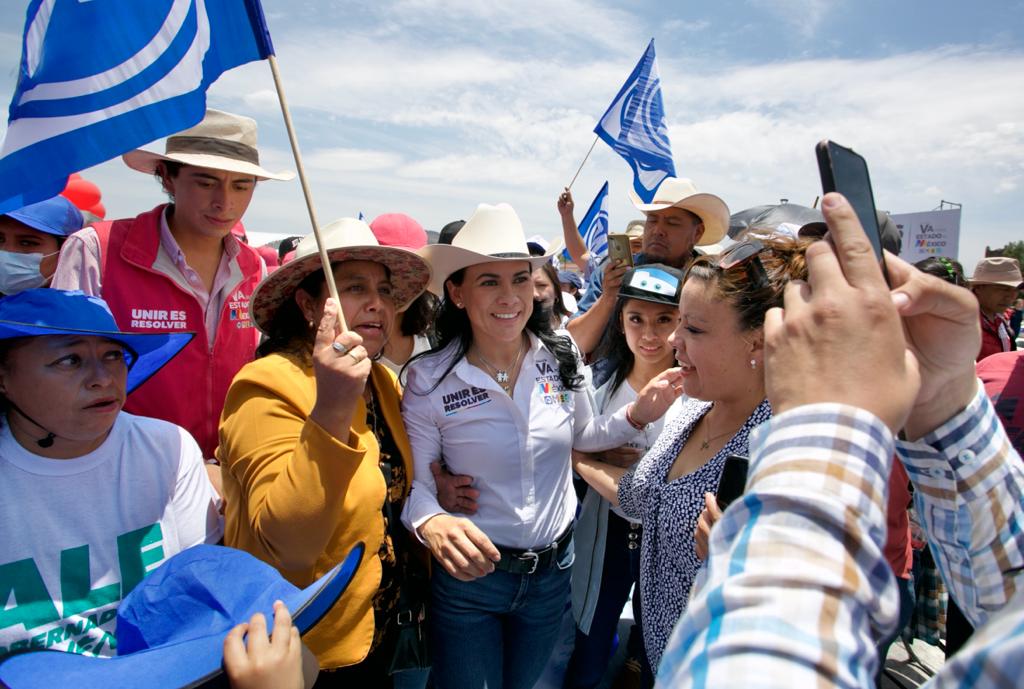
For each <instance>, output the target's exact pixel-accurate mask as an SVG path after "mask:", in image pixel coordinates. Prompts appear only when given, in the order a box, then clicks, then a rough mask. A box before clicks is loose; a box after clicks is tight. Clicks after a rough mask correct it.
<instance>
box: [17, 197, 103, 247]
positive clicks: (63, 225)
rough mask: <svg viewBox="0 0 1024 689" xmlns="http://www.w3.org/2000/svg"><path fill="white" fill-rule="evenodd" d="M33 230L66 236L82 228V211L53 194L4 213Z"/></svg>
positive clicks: (83, 221)
mask: <svg viewBox="0 0 1024 689" xmlns="http://www.w3.org/2000/svg"><path fill="white" fill-rule="evenodd" d="M4 215H6V216H7V217H8V218H13V219H14V220H17V221H18V222H20V223H21V224H22V225H27V226H28V227H31V228H32V229H33V230H39V231H40V232H45V233H46V234H52V235H54V236H55V237H67V236H68V235H69V234H73V233H75V232H78V231H79V230H80V229H82V225H83V224H84V223H85V220H84V218H83V217H82V212H81V211H80V210H78V208H77V207H76V206H75V204H73V203H71V201H69V200H68V199H66V198H64V197H63V196H54V197H53V198H52V199H46V200H45V201H40V202H39V203H32V204H29V205H27V206H23V207H21V208H19V209H18V210H16V211H10V212H8V213H4Z"/></svg>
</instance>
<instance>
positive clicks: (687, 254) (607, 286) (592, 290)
mask: <svg viewBox="0 0 1024 689" xmlns="http://www.w3.org/2000/svg"><path fill="white" fill-rule="evenodd" d="M629 198H630V201H631V202H632V203H633V207H634V208H636V209H637V210H638V211H640V212H642V213H643V214H644V216H645V221H644V231H643V251H642V253H641V254H639V255H638V256H637V258H636V261H635V263H636V265H642V264H644V263H664V264H665V265H668V266H671V267H673V268H677V269H679V270H685V269H686V267H687V266H688V265H689V264H690V261H692V260H693V259H694V258H695V257H696V256H697V253H696V252H695V251H694V246H702V245H707V244H714V243H715V242H717V241H719V240H720V239H722V237H724V236H725V232H726V230H727V229H728V228H729V207H728V206H726V205H725V202H724V201H723V200H722V199H720V198H719V197H717V196H715V195H714V194H708V193H705V192H698V191H697V187H696V186H694V184H693V182H692V181H690V180H688V179H682V178H677V177H666V178H665V179H664V180H663V181H662V182H661V184H659V185H658V189H657V190H656V191H655V192H654V199H653V200H652V201H651V202H650V203H644V202H643V200H642V199H640V197H638V196H637V195H636V194H635V193H634V192H633V191H632V190H630V192H629ZM567 203H568V204H569V207H568V210H563V209H562V206H563V205H565V204H563V203H561V202H560V212H562V213H563V223H564V222H566V221H565V219H564V213H566V212H568V213H569V214H570V215H569V217H570V219H571V213H572V209H571V197H569V199H568V202H567ZM628 268H629V266H627V265H625V264H621V263H616V262H614V261H607V262H605V264H604V266H603V269H602V270H594V271H593V272H592V273H591V275H590V278H589V279H588V281H587V289H586V294H585V295H584V297H583V299H582V300H581V301H580V303H579V311H578V313H577V315H576V316H575V317H574V318H573V319H572V320H571V321H569V326H568V329H569V332H570V333H571V334H572V336H573V339H574V340H575V341H576V343H577V344H578V345H579V348H580V350H581V351H582V352H583V353H584V354H587V355H589V354H591V353H592V352H593V351H594V349H595V348H596V347H597V345H598V344H599V343H600V342H601V335H602V334H603V333H604V330H605V328H606V327H607V326H608V319H609V318H610V317H611V315H612V312H613V311H614V310H615V300H616V295H617V294H618V291H619V286H620V285H621V284H622V277H623V275H625V273H626V270H627V269H628ZM612 368H613V367H612ZM610 370H611V369H609V371H610ZM597 382H598V384H600V383H602V382H604V381H603V380H598V381H597Z"/></svg>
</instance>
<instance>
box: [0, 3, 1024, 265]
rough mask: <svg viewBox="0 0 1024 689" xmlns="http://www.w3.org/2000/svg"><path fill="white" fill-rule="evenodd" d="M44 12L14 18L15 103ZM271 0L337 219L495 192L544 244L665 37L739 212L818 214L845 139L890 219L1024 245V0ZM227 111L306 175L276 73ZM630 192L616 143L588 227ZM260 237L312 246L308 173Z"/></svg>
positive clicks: (7, 15)
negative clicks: (558, 202) (945, 218)
mask: <svg viewBox="0 0 1024 689" xmlns="http://www.w3.org/2000/svg"><path fill="white" fill-rule="evenodd" d="M26 4H27V3H26V2H24V0H5V1H4V2H3V3H2V4H0V92H2V93H4V94H10V93H11V92H12V91H13V80H14V77H15V69H16V65H17V62H18V59H19V54H20V31H21V27H22V25H23V23H24V6H25V5H26ZM263 6H264V10H265V12H266V14H267V21H268V24H269V26H270V30H271V34H272V36H273V38H274V43H275V46H276V49H277V55H278V61H279V64H280V67H281V70H282V74H283V77H284V83H285V90H286V93H287V96H288V99H289V101H290V104H291V106H292V111H293V117H294V119H295V121H296V124H297V127H298V129H299V140H300V145H301V147H302V150H303V153H304V154H305V160H306V166H307V169H308V172H309V173H310V176H311V179H312V190H313V197H314V199H315V202H316V205H317V210H318V214H319V216H320V219H321V221H322V222H326V221H328V220H331V219H334V218H338V217H341V216H345V215H355V214H357V213H359V212H360V211H362V212H363V213H365V214H366V215H367V217H370V218H372V217H374V216H376V215H377V214H379V213H384V212H391V211H402V212H406V213H409V214H410V215H412V216H413V217H415V218H417V219H418V220H420V222H422V223H423V225H424V226H425V227H427V228H428V229H438V228H440V226H442V225H443V224H445V223H446V222H448V221H450V220H453V219H458V218H466V217H468V216H469V215H470V214H471V213H472V211H473V209H474V208H475V207H476V204H477V203H479V202H490V203H494V202H498V201H508V202H509V203H511V204H512V205H513V206H514V207H515V208H516V209H517V210H518V211H519V214H520V216H521V217H522V219H523V221H524V224H525V225H526V226H527V232H528V234H533V233H539V234H542V235H545V236H551V237H553V236H555V235H557V234H559V232H560V230H559V222H558V215H557V213H556V211H555V199H556V197H557V195H558V193H559V191H560V190H561V188H562V186H564V185H565V184H566V183H568V181H569V179H570V178H571V177H572V174H573V172H574V171H575V170H576V167H577V166H578V165H579V163H580V161H581V160H582V158H583V156H584V154H585V153H586V151H587V149H588V148H589V146H590V144H591V142H592V141H593V133H592V130H593V127H594V125H595V123H596V121H597V118H598V117H600V115H601V114H602V113H603V112H604V110H605V108H606V107H607V106H608V104H609V102H610V101H611V99H612V97H613V96H614V95H615V93H616V92H617V91H618V89H619V88H620V86H621V85H622V82H623V81H624V79H625V78H626V76H627V75H628V74H629V72H630V71H631V70H632V68H633V66H634V64H635V63H636V61H637V59H638V58H639V56H640V54H641V53H642V52H643V50H644V48H645V46H646V45H647V42H648V40H650V38H651V37H654V39H655V45H656V48H657V54H658V63H659V67H660V71H661V79H662V85H663V86H662V87H663V95H664V99H665V109H666V112H667V116H668V122H669V135H670V138H671V141H672V148H673V151H674V156H675V160H676V169H677V171H678V172H679V174H680V175H681V176H688V177H691V178H692V179H693V180H694V181H695V182H696V184H697V186H698V187H699V188H700V189H701V190H703V191H710V192H713V193H716V194H719V195H720V196H722V198H724V199H725V201H726V202H727V203H728V204H729V206H730V208H731V209H732V210H733V211H737V210H740V209H743V208H745V207H748V206H753V205H757V204H762V203H773V202H776V201H777V200H778V199H779V198H788V199H790V200H791V201H793V202H796V203H803V204H807V205H809V204H810V203H811V202H812V201H813V200H814V198H815V196H816V195H817V194H818V193H819V192H820V183H819V179H818V174H817V167H816V164H815V158H814V151H813V147H814V144H815V142H817V141H818V140H820V139H823V138H832V139H834V140H836V141H839V142H841V143H844V144H846V145H848V146H851V147H853V148H855V149H857V150H858V151H859V152H860V153H862V154H864V155H865V157H866V158H867V160H868V162H869V165H870V167H871V173H872V178H873V183H874V188H875V198H876V202H877V205H878V207H879V208H882V209H886V210H889V211H891V212H913V211H923V210H931V209H933V208H935V207H937V206H938V205H939V202H940V201H941V200H946V201H954V202H957V203H962V204H963V222H962V234H961V244H960V259H961V260H962V261H963V262H965V264H967V266H968V271H969V272H970V270H971V268H972V267H973V264H974V262H975V261H976V260H977V259H978V258H979V257H980V256H981V255H982V254H983V251H984V247H985V245H986V244H988V245H990V246H1002V245H1003V244H1004V243H1006V242H1007V241H1012V240H1021V239H1024V231H1022V220H1021V217H1022V213H1021V210H1020V206H1021V205H1022V201H1024V195H1022V188H1024V88H1022V87H1024V76H1022V75H1024V2H1022V1H1020V0H992V1H991V2H983V3H966V2H963V1H962V0H929V1H927V2H925V1H924V0H902V1H900V2H892V1H891V0H886V1H882V0H834V1H833V0H745V1H742V0H724V1H722V2H715V3H705V2H701V3H698V2H678V1H677V2H654V1H650V0H648V1H643V2H595V1H588V2H583V1H582V0H566V1H562V2H559V1H558V0H544V1H541V0H517V1H515V2H504V3H496V2H480V1H479V0H397V1H393V2H388V1H384V2H378V3H362V2H348V1H343V0H263ZM83 38H84V39H85V38H86V37H83ZM8 97H9V96H6V95H5V96H4V98H3V100H4V101H6V100H7V99H8ZM209 103H210V105H211V106H214V107H218V108H222V109H225V110H231V111H234V112H239V113H244V114H247V115H250V116H252V117H255V118H256V119H257V120H258V121H259V123H260V136H261V143H262V146H261V148H262V149H263V153H262V156H263V159H264V162H265V165H266V166H267V167H270V168H272V169H274V168H276V169H281V168H290V167H292V162H291V160H290V155H291V154H290V152H289V150H288V147H287V140H286V137H285V133H284V126H283V124H282V120H281V114H280V110H279V109H278V105H277V101H276V99H275V96H274V91H273V84H272V81H271V77H270V70H269V67H268V66H267V65H266V64H265V63H255V64H251V65H247V66H244V67H241V68H239V69H237V70H234V71H233V72H231V73H228V74H226V75H225V76H223V77H222V78H221V79H220V81H218V82H217V83H216V84H215V85H214V87H213V88H212V90H211V91H210V93H209ZM0 126H2V125H0ZM154 148H158V149H159V148H162V144H157V145H155V146H154ZM85 176H86V177H87V178H89V179H92V180H93V181H95V182H97V183H98V184H99V185H100V186H101V188H102V189H103V192H104V202H105V204H106V206H107V208H108V210H109V211H110V215H112V216H126V215H135V214H136V213H138V212H140V211H141V210H143V209H147V208H150V207H152V206H153V205H155V204H156V203H158V202H160V200H161V195H160V193H159V190H158V188H157V186H156V183H155V182H153V181H152V180H151V179H149V178H147V177H145V176H144V175H141V174H139V173H136V172H132V171H130V170H128V169H127V168H126V167H124V166H123V164H121V163H120V162H119V161H113V162H110V163H106V164H104V165H101V166H98V167H96V168H93V169H92V170H89V171H87V172H86V173H85ZM606 179H607V180H609V182H610V186H611V203H610V214H611V220H612V226H613V228H614V227H616V226H620V227H621V226H624V225H625V223H626V222H627V221H628V220H629V219H631V218H633V217H635V216H636V215H637V214H636V212H635V211H634V210H633V209H632V207H631V206H630V204H629V201H628V200H627V198H626V190H627V188H628V186H629V184H630V173H629V169H628V167H627V166H626V164H625V163H624V162H623V161H622V160H621V159H620V158H618V156H616V155H615V154H613V153H612V152H611V151H610V150H609V149H608V148H607V147H606V146H605V145H604V144H603V143H599V145H598V146H597V148H595V151H594V154H593V155H592V156H591V158H590V161H589V162H588V163H587V165H586V167H584V169H583V172H582V173H581V174H580V176H579V179H578V181H577V182H576V185H575V187H574V192H575V193H576V197H577V218H579V217H581V216H582V214H583V212H584V211H585V209H586V206H587V205H588V204H589V202H590V200H591V198H592V197H593V195H594V193H596V191H597V190H598V188H599V187H600V186H601V184H602V183H603V182H604V180H606ZM246 225H247V227H248V228H249V229H250V231H259V232H283V233H295V234H304V233H306V232H307V231H308V220H307V217H306V212H305V208H304V205H303V202H302V194H301V191H300V188H299V185H298V183H297V182H287V183H282V182H267V183H266V184H264V185H261V188H259V189H258V190H257V193H256V196H255V199H254V201H253V204H252V206H251V207H250V210H249V212H248V214H247V215H246Z"/></svg>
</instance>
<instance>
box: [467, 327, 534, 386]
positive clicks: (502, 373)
mask: <svg viewBox="0 0 1024 689" xmlns="http://www.w3.org/2000/svg"><path fill="white" fill-rule="evenodd" d="M524 344H525V343H524V342H523V341H522V340H520V341H519V351H518V352H516V358H515V361H513V362H512V365H511V366H509V367H508V368H507V369H501V368H498V367H497V366H495V365H494V364H492V363H491V362H489V361H488V360H487V359H485V358H484V355H483V354H481V353H480V350H479V349H478V350H477V351H476V355H477V358H479V359H480V361H481V362H482V363H483V365H484V366H486V367H487V368H488V373H490V374H491V376H493V377H494V380H495V381H497V383H498V385H500V386H501V389H502V390H504V391H505V394H507V395H509V396H511V395H512V384H511V382H510V380H511V376H510V375H509V374H510V373H511V372H513V371H515V370H516V368H517V367H518V366H519V360H520V359H521V358H522V356H523V350H525V349H526V347H525V346H524Z"/></svg>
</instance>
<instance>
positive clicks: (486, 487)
mask: <svg viewBox="0 0 1024 689" xmlns="http://www.w3.org/2000/svg"><path fill="white" fill-rule="evenodd" d="M124 161H125V163H126V164H127V165H128V166H129V167H130V168H132V169H133V170H136V171H140V172H144V173H146V174H149V175H152V176H154V177H155V180H156V182H157V184H158V185H159V187H156V185H155V188H159V189H162V191H163V192H164V193H166V194H167V196H168V197H169V202H168V203H164V204H161V205H158V206H156V207H155V208H153V209H152V210H150V211H146V212H143V213H142V214H140V215H138V216H137V217H135V218H131V219H124V220H116V221H113V222H88V221H87V220H86V218H84V217H83V215H82V213H81V212H79V211H78V210H77V209H76V208H75V207H74V205H73V204H71V203H70V202H69V201H68V200H66V199H64V198H63V197H56V198H54V199H50V200H47V201H43V202H41V203H37V204H33V205H31V206H27V207H25V208H22V209H19V210H17V211H13V212H10V213H8V214H7V215H4V216H0V292H2V293H3V294H4V295H5V296H3V298H0V407H2V409H0V410H2V412H3V418H2V425H0V514H2V516H3V519H2V520H0V530H2V531H3V538H2V539H0V584H2V586H0V593H2V594H3V596H4V600H5V601H6V604H5V606H4V607H3V608H2V609H0V684H3V685H4V686H10V687H14V688H17V687H44V686H46V687H49V686H52V685H53V684H55V683H57V682H62V683H66V682H64V680H65V678H69V677H75V678H85V679H82V680H81V685H82V686H93V684H95V685H97V686H99V685H109V686H181V687H185V686H204V685H207V686H224V685H225V682H227V683H230V684H231V686H235V687H245V688H250V689H260V688H262V687H289V688H290V687H304V686H305V687H309V686H316V687H350V686H356V687H396V688H409V689H413V688H419V689H422V688H424V687H427V686H431V687H436V688H437V689H480V688H483V687H491V688H492V689H494V688H502V689H530V688H531V687H535V686H536V687H548V686H551V687H567V688H570V687H571V688H573V689H576V688H580V689H582V688H588V687H589V688H593V687H597V686H600V685H601V684H602V683H605V682H608V681H610V679H611V673H612V672H613V671H616V672H619V674H618V676H617V677H616V678H615V679H616V681H617V682H619V683H620V684H619V686H637V687H653V686H655V685H657V686H659V687H678V686H695V687H697V686H699V687H707V686H730V687H731V686H737V685H742V684H745V683H750V684H753V685H756V686H780V687H781V686H787V687H792V686H812V685H813V686H842V687H871V686H875V685H876V684H877V683H878V682H879V681H880V680H879V673H880V669H881V666H882V664H884V661H885V657H886V653H887V651H888V648H889V646H890V645H891V643H892V642H893V640H894V639H896V638H897V636H898V634H899V633H900V631H901V630H902V629H903V628H904V627H905V626H906V624H907V621H908V619H909V618H910V616H911V615H912V613H913V612H914V608H915V605H914V574H913V569H914V568H913V567H912V564H913V561H914V558H913V557H912V539H911V515H913V519H914V520H916V522H917V523H919V524H920V525H921V527H922V528H923V533H924V537H925V538H926V540H927V543H928V546H929V547H930V556H931V557H932V558H933V559H934V562H935V565H936V567H937V569H938V571H939V572H940V573H941V576H942V578H943V580H944V582H945V584H946V586H947V587H948V588H949V591H950V631H949V634H950V644H949V648H948V653H949V656H950V659H949V661H948V662H947V664H946V665H945V666H944V667H943V669H942V670H941V671H940V672H939V675H938V676H937V677H936V678H935V679H934V682H935V684H936V686H943V687H946V686H949V687H953V686H956V687H959V686H991V687H1004V686H1013V685H1014V684H1015V678H1016V677H1017V676H1018V675H1019V674H1020V672H1021V671H1022V670H1024V642H1022V641H1021V639H1024V636H1022V635H1021V634H1020V633H1019V631H1020V627H1021V625H1022V624H1024V605H1022V603H1024V600H1022V599H1021V596H1022V595H1024V594H1021V593H1019V592H1020V591H1022V590H1024V581H1022V580H1021V577H1022V576H1024V466H1022V465H1021V462H1020V452H1021V448H1022V444H1024V405H1019V404H1018V400H1019V398H1020V397H1021V394H1022V391H1021V387H1022V384H1024V363H1022V359H1021V358H1020V353H1019V352H1018V351H1016V339H1017V336H1018V332H1019V329H1020V321H1021V318H1020V315H1021V313H1022V311H1024V308H1022V305H1024V302H1022V301H1021V300H1020V298H1019V297H1020V295H1021V289H1022V287H1024V278H1022V275H1021V270H1020V266H1019V264H1018V263H1017V261H1016V260H1015V259H1012V258H1007V257H988V258H985V259H983V260H982V261H981V262H979V263H978V265H977V266H976V268H975V270H974V273H973V275H972V276H971V277H969V278H968V277H966V276H965V274H964V271H963V268H962V266H961V265H960V264H959V263H958V262H957V261H956V260H955V257H942V256H939V257H935V258H932V259H928V260H927V261H924V262H922V263H921V264H919V265H918V266H916V267H915V266H911V265H908V264H906V263H904V262H903V261H901V260H900V259H899V258H898V257H897V256H896V255H895V253H898V247H892V248H895V249H897V251H896V252H894V253H889V254H887V255H886V257H885V262H886V268H887V274H888V280H889V284H886V281H885V278H884V277H883V271H882V270H881V269H880V267H879V263H878V262H877V260H876V259H875V257H874V254H873V252H872V250H871V247H870V243H869V242H868V239H867V237H866V236H865V234H864V232H863V230H862V229H861V227H860V224H859V222H858V221H857V219H856V215H855V214H854V212H853V210H852V209H851V208H850V206H849V205H848V203H847V202H846V201H845V199H843V198H842V197H841V196H840V195H837V194H829V195H826V196H825V198H824V199H823V203H822V212H823V214H824V218H825V222H826V225H827V228H828V233H827V235H826V236H825V237H824V238H822V236H821V231H820V229H821V228H820V227H815V228H808V231H807V232H801V231H799V229H798V230H797V231H791V230H790V229H783V228H779V227H771V226H763V227H751V228H749V229H748V230H747V233H746V235H745V236H743V237H741V238H740V239H739V240H738V241H736V242H735V243H733V244H732V245H730V246H728V247H727V248H725V249H724V250H719V249H718V248H717V245H718V243H719V242H721V241H722V240H723V238H724V236H725V234H726V229H727V228H728V226H729V217H730V214H729V209H728V206H727V205H726V203H725V201H724V200H723V199H721V198H719V197H718V196H716V195H714V194H710V193H706V192H700V191H698V190H697V188H696V186H695V185H694V184H693V183H692V182H691V181H690V180H687V179H677V178H674V177H669V178H666V179H665V180H664V181H663V182H662V184H661V185H660V186H659V187H658V189H657V190H656V192H655V195H654V199H653V201H652V202H650V203H645V202H643V201H642V200H641V199H639V198H638V197H635V196H633V197H632V199H631V200H632V202H633V205H634V207H635V208H636V210H637V212H638V214H642V215H643V220H642V221H639V222H634V223H630V227H628V228H627V231H626V232H625V234H627V235H629V236H630V245H631V249H632V251H633V254H634V255H633V261H632V263H630V262H625V261H621V260H607V259H601V258H600V257H596V256H592V255H590V254H589V253H587V251H586V247H585V246H584V245H583V242H582V240H581V239H580V237H579V234H578V232H577V229H576V222H575V218H574V215H573V210H574V208H573V206H574V204H573V200H572V196H571V194H570V193H569V192H568V190H566V191H565V192H563V193H562V194H560V195H559V197H558V201H557V211H558V214H559V216H560V219H561V224H562V228H563V233H564V235H565V240H566V242H565V246H566V249H567V251H568V253H569V255H570V256H571V257H572V259H573V262H574V265H575V267H576V270H562V271H559V270H557V269H556V268H555V266H554V263H553V258H554V254H555V252H554V251H547V250H545V249H544V248H542V247H539V246H536V245H533V244H532V243H528V242H527V239H526V233H525V231H524V228H523V225H522V223H521V221H520V220H519V217H518V216H517V214H516V212H515V210H514V209H513V208H512V207H510V206H509V205H507V204H503V203H499V204H496V205H489V204H480V205H479V207H478V208H477V209H476V210H475V211H474V212H472V213H471V214H470V215H469V217H468V219H467V220H465V221H461V220H459V221H455V222H452V223H449V224H448V225H446V226H445V227H444V228H442V229H441V231H440V233H439V234H440V236H439V240H438V241H437V242H434V243H431V242H430V240H429V237H428V233H427V232H426V231H425V230H424V229H423V227H422V226H421V225H420V224H419V223H418V222H416V221H415V220H414V219H413V218H411V217H409V216H408V215H406V214H403V213H401V212H391V213H387V214H384V215H381V216H379V217H378V218H376V219H375V220H373V222H371V223H366V222H364V221H362V220H357V219H354V218H344V219H341V220H337V221H335V222H332V223H329V224H327V225H325V226H324V227H323V228H322V231H321V241H322V244H323V247H322V248H323V249H324V251H325V255H326V256H327V259H328V261H329V266H328V271H325V270H324V265H323V264H322V263H321V252H320V248H321V247H320V245H318V243H317V239H316V238H315V237H314V236H313V235H307V236H304V237H294V238H291V239H290V240H288V241H286V242H282V243H281V245H280V246H279V247H276V248H265V247H264V248H260V250H257V249H256V248H253V247H250V246H248V244H247V243H246V242H245V241H244V230H242V229H241V228H242V225H241V223H242V219H243V216H244V214H245V211H246V209H247V208H248V205H249V203H250V201H251V199H252V197H253V194H254V193H255V190H256V187H257V186H259V185H260V184H261V183H262V182H264V181H266V180H281V181H286V180H288V179H290V178H291V177H292V175H291V173H289V172H271V171H268V170H265V169H264V168H263V167H261V166H260V163H259V151H258V146H257V139H256V123H255V121H253V120H251V119H249V118H246V117H241V116H238V115H234V114H231V113H225V112H219V111H215V110H210V111H208V112H207V115H206V117H205V118H204V120H203V121H202V122H201V123H200V124H198V125H197V126H195V127H193V128H191V129H189V130H186V131H184V132H181V133H179V134H177V135H174V136H171V137H169V138H168V139H167V142H166V149H165V152H164V153H163V154H158V153H153V152H150V151H143V150H139V151H133V152H131V153H128V154H126V155H125V156H124ZM713 245H714V246H715V247H716V248H715V249H714V252H713V253H712V252H711V251H708V250H704V249H702V247H712V246H713ZM328 273H329V275H330V278H329V279H331V280H332V281H333V282H334V284H335V286H336V288H337V295H338V298H337V299H334V298H332V297H330V293H331V291H330V290H329V288H328V282H327V280H328ZM737 456H738V457H744V458H749V477H748V479H747V483H746V492H745V493H744V494H743V495H742V496H741V497H739V498H736V499H735V500H734V501H732V503H731V504H729V505H728V507H727V508H725V509H724V510H723V509H722V507H723V506H720V505H719V503H718V501H717V499H716V497H715V494H716V492H717V490H718V488H719V483H720V480H721V478H722V474H723V468H724V466H725V465H726V462H727V460H729V458H731V457H732V458H735V457H737ZM625 606H631V607H632V611H633V619H634V624H633V627H632V629H630V631H629V632H628V635H627V636H626V638H621V639H618V643H619V644H621V645H624V646H625V649H626V652H625V656H626V660H625V663H623V664H622V666H621V669H619V670H613V663H612V658H613V655H614V654H615V648H616V643H617V641H616V640H617V632H618V631H619V629H620V617H621V614H622V611H623V608H624V607H625ZM957 615H959V616H960V618H961V619H962V623H957V622H956V621H955V619H956V616H957ZM958 624H959V626H958ZM954 636H955V637H956V639H957V641H956V643H954V642H953V638H954ZM44 651H50V652H48V653H47V652H44ZM54 651H57V652H59V653H54ZM76 681H78V680H76Z"/></svg>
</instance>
